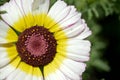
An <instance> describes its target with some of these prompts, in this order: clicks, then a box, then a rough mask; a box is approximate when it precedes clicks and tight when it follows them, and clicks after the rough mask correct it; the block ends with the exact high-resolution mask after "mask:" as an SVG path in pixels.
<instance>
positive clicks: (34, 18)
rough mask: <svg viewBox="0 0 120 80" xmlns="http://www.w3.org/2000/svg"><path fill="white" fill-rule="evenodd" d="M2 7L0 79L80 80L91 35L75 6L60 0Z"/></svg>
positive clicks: (15, 0) (14, 1)
mask: <svg viewBox="0 0 120 80" xmlns="http://www.w3.org/2000/svg"><path fill="white" fill-rule="evenodd" d="M49 3H50V1H49V0H10V1H9V2H8V3H5V4H4V5H2V6H0V11H6V13H5V14H1V17H2V20H0V59H1V60H0V80H22V79H23V80H56V79H60V80H81V79H82V77H81V75H82V73H83V72H84V70H85V67H86V64H85V63H84V62H85V61H88V60H89V52H90V42H89V41H88V40H85V38H86V37H88V36H89V35H90V34H91V31H90V30H89V28H88V27H87V24H86V23H85V21H84V19H81V13H79V12H77V11H76V8H75V7H74V6H69V5H67V4H66V3H65V2H64V1H62V0H57V1H56V2H55V3H54V5H53V6H52V7H51V8H49Z"/></svg>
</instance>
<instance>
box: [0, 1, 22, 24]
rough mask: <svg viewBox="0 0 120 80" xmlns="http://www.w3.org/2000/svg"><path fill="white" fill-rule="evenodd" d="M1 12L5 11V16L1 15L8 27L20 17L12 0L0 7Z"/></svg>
mask: <svg viewBox="0 0 120 80" xmlns="http://www.w3.org/2000/svg"><path fill="white" fill-rule="evenodd" d="M0 10H1V11H6V13H5V14H1V17H2V19H3V20H4V21H5V22H6V23H8V24H9V25H11V26H12V25H13V24H14V22H16V21H17V20H18V19H19V18H20V17H22V14H21V11H20V9H19V7H18V6H17V5H16V2H15V1H14V0H10V2H9V3H6V4H4V5H3V6H1V7H0Z"/></svg>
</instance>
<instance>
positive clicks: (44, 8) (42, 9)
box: [32, 0, 50, 13]
mask: <svg viewBox="0 0 120 80" xmlns="http://www.w3.org/2000/svg"><path fill="white" fill-rule="evenodd" d="M49 4H50V0H34V2H33V3H32V11H33V12H38V13H47V12H48V9H49Z"/></svg>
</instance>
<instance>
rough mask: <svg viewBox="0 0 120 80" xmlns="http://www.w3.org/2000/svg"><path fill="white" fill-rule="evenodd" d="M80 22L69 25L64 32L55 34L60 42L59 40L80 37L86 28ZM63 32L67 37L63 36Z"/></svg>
mask: <svg viewBox="0 0 120 80" xmlns="http://www.w3.org/2000/svg"><path fill="white" fill-rule="evenodd" d="M80 22H81V21H78V22H77V23H75V24H73V25H69V26H68V27H67V28H65V29H63V30H61V31H58V32H56V33H55V37H56V39H57V40H59V39H64V38H72V37H76V36H78V34H80V33H82V31H83V30H84V28H85V26H84V24H81V23H80ZM63 32H64V33H65V35H66V36H67V37H66V36H64V35H62V33H63Z"/></svg>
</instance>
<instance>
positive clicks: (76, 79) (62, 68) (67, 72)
mask: <svg viewBox="0 0 120 80" xmlns="http://www.w3.org/2000/svg"><path fill="white" fill-rule="evenodd" d="M59 63H60V60H59V59H58V60H57V61H56V64H59ZM63 63H64V62H63ZM68 63H69V64H71V66H73V65H74V62H73V61H68ZM75 67H76V66H74V68H75ZM75 69H79V68H75ZM59 70H60V71H61V72H62V73H63V74H64V75H65V76H67V77H68V78H70V79H71V80H80V76H79V74H77V73H75V72H74V71H72V70H71V69H70V68H69V67H67V66H66V65H65V64H61V65H60V68H59Z"/></svg>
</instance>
